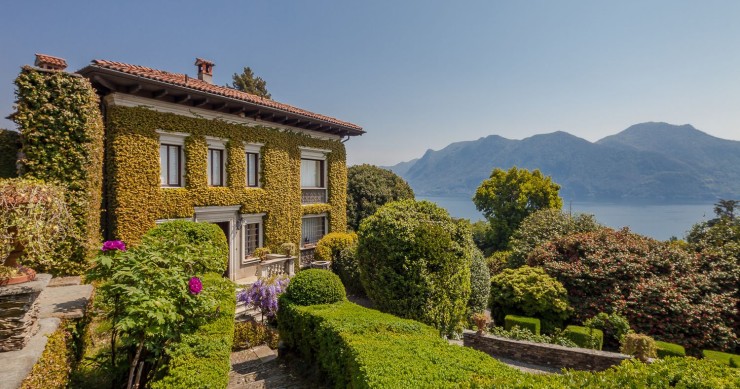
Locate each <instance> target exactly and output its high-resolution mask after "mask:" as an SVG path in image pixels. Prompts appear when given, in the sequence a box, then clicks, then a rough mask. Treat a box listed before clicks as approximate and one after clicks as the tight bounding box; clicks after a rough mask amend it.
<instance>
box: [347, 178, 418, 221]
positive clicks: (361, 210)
mask: <svg viewBox="0 0 740 389" xmlns="http://www.w3.org/2000/svg"><path fill="white" fill-rule="evenodd" d="M413 198H414V191H413V189H411V187H410V186H409V184H408V183H407V182H406V181H404V180H403V178H401V177H399V176H398V175H396V173H393V172H392V171H390V170H386V169H383V168H380V167H377V166H374V165H368V164H362V165H355V166H352V167H350V168H349V169H347V224H348V226H349V227H350V228H351V229H353V230H355V231H356V230H357V229H359V228H360V222H361V221H362V219H364V218H366V217H368V216H370V215H372V214H373V213H375V211H377V210H378V208H380V207H381V206H382V205H383V204H385V203H388V202H391V201H397V200H405V199H413Z"/></svg>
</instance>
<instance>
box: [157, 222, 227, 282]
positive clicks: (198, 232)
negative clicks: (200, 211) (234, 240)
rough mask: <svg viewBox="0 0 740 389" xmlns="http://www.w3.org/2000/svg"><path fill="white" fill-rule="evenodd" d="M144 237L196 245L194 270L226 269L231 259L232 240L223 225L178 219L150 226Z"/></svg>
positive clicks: (194, 271) (218, 271)
mask: <svg viewBox="0 0 740 389" xmlns="http://www.w3.org/2000/svg"><path fill="white" fill-rule="evenodd" d="M144 239H154V240H167V241H169V243H173V244H176V245H178V246H181V247H186V248H187V247H192V249H193V250H194V251H195V252H196V253H197V255H196V256H195V258H194V259H195V263H196V266H195V268H194V269H191V271H192V272H193V273H196V274H202V273H209V272H213V273H219V274H220V273H223V272H225V271H226V266H227V264H228V261H229V243H228V242H227V241H226V235H224V232H223V231H222V230H221V228H220V227H219V226H217V225H216V224H213V223H196V222H192V221H188V220H175V221H171V222H166V223H162V224H160V225H158V226H156V227H155V228H152V229H151V230H149V232H147V233H146V235H144Z"/></svg>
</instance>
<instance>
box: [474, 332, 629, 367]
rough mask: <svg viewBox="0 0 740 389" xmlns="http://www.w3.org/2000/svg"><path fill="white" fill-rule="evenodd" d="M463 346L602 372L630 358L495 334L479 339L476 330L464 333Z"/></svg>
mask: <svg viewBox="0 0 740 389" xmlns="http://www.w3.org/2000/svg"><path fill="white" fill-rule="evenodd" d="M463 344H464V345H465V346H466V347H471V348H474V349H476V350H480V351H483V352H484V353H487V354H488V355H490V356H492V357H500V358H508V359H513V360H516V361H521V362H526V363H531V364H535V365H541V366H549V367H554V368H558V369H562V368H568V369H574V370H592V371H601V370H606V369H608V368H610V367H612V366H614V365H618V364H620V363H621V362H622V361H624V360H625V359H629V358H631V357H630V356H629V355H624V354H619V353H612V352H607V351H598V350H589V349H584V348H572V347H564V346H558V345H554V344H546V343H534V342H527V341H523V340H513V339H507V338H501V337H498V336H493V335H482V336H479V335H476V333H475V332H473V331H465V332H464V333H463Z"/></svg>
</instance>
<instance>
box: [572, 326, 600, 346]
mask: <svg viewBox="0 0 740 389" xmlns="http://www.w3.org/2000/svg"><path fill="white" fill-rule="evenodd" d="M564 335H565V336H566V337H567V338H568V339H570V340H572V341H573V343H575V344H577V345H578V347H582V348H590V349H592V350H601V349H602V348H603V347H604V333H603V332H602V331H601V330H599V329H596V328H588V327H580V326H573V325H570V326H567V327H565V332H564Z"/></svg>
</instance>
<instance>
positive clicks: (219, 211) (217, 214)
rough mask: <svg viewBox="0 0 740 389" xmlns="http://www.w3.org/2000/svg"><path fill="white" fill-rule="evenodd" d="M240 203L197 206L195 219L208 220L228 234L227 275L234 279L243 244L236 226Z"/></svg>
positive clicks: (198, 220)
mask: <svg viewBox="0 0 740 389" xmlns="http://www.w3.org/2000/svg"><path fill="white" fill-rule="evenodd" d="M239 208H240V206H239V205H230V206H225V207H195V221H197V222H208V223H213V224H215V225H217V226H218V227H219V228H221V230H222V231H223V232H224V234H225V235H226V241H227V242H228V243H229V259H228V262H227V266H226V273H225V274H224V276H225V277H228V278H229V279H232V280H233V279H234V268H235V264H237V263H238V262H237V261H238V259H239V252H240V250H241V246H240V245H239V242H240V240H239V239H237V237H238V236H239V230H238V229H237V228H236V224H237V219H238V218H237V212H238V211H239Z"/></svg>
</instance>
